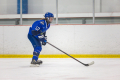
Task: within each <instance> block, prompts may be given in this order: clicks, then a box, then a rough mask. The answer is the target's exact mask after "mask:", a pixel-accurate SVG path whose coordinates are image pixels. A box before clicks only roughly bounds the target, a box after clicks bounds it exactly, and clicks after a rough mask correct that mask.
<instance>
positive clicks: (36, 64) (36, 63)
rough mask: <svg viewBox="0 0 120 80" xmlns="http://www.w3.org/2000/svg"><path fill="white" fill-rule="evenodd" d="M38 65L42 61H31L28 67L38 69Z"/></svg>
mask: <svg viewBox="0 0 120 80" xmlns="http://www.w3.org/2000/svg"><path fill="white" fill-rule="evenodd" d="M40 64H42V61H41V60H37V61H36V60H34V59H33V60H32V61H31V65H30V67H39V66H40Z"/></svg>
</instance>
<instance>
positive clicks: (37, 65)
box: [30, 64, 40, 67]
mask: <svg viewBox="0 0 120 80" xmlns="http://www.w3.org/2000/svg"><path fill="white" fill-rule="evenodd" d="M39 66H40V65H39V64H31V65H30V67H39Z"/></svg>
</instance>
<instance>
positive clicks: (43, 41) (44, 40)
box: [42, 36, 47, 46]
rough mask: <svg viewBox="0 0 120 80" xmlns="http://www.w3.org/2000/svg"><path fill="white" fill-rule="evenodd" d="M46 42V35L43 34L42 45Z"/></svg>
mask: <svg viewBox="0 0 120 80" xmlns="http://www.w3.org/2000/svg"><path fill="white" fill-rule="evenodd" d="M46 43H47V36H45V37H44V38H43V40H42V45H44V46H45V45H46Z"/></svg>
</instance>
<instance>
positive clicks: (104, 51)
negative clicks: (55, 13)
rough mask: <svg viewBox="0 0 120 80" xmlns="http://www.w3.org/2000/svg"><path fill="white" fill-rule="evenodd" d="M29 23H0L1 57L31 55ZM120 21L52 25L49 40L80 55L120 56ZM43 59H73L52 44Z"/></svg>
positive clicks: (41, 54) (44, 52)
mask: <svg viewBox="0 0 120 80" xmlns="http://www.w3.org/2000/svg"><path fill="white" fill-rule="evenodd" d="M29 27H30V25H29V26H14V25H13V26H0V58H11V57H12V58H17V57H18V58H31V57H32V53H33V47H32V45H31V43H30V41H29V40H28V38H27V34H28V31H29ZM119 34H120V24H106V25H105V24H104V25H51V27H50V29H49V30H48V31H47V34H46V35H47V37H48V39H47V40H48V42H50V43H51V44H53V45H55V46H56V47H58V48H59V49H61V50H63V51H65V52H66V53H68V54H72V55H73V57H76V58H120V35H119ZM40 57H41V58H69V57H68V56H67V55H65V54H63V53H62V52H61V51H59V50H57V49H55V48H53V47H52V46H50V45H49V44H47V45H46V46H43V47H42V52H41V53H40Z"/></svg>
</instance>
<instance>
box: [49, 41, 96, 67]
mask: <svg viewBox="0 0 120 80" xmlns="http://www.w3.org/2000/svg"><path fill="white" fill-rule="evenodd" d="M47 43H48V44H49V45H51V46H53V47H54V48H56V49H58V50H59V51H61V52H63V53H64V54H66V55H68V56H69V57H71V58H73V59H74V60H76V61H77V62H79V63H81V64H83V65H84V66H90V65H93V64H94V61H92V62H91V63H89V64H85V63H82V62H81V61H79V60H77V59H76V58H74V57H72V56H71V55H69V54H67V53H66V52H64V51H62V50H61V49H59V48H57V47H56V46H54V45H52V44H51V43H49V42H47Z"/></svg>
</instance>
